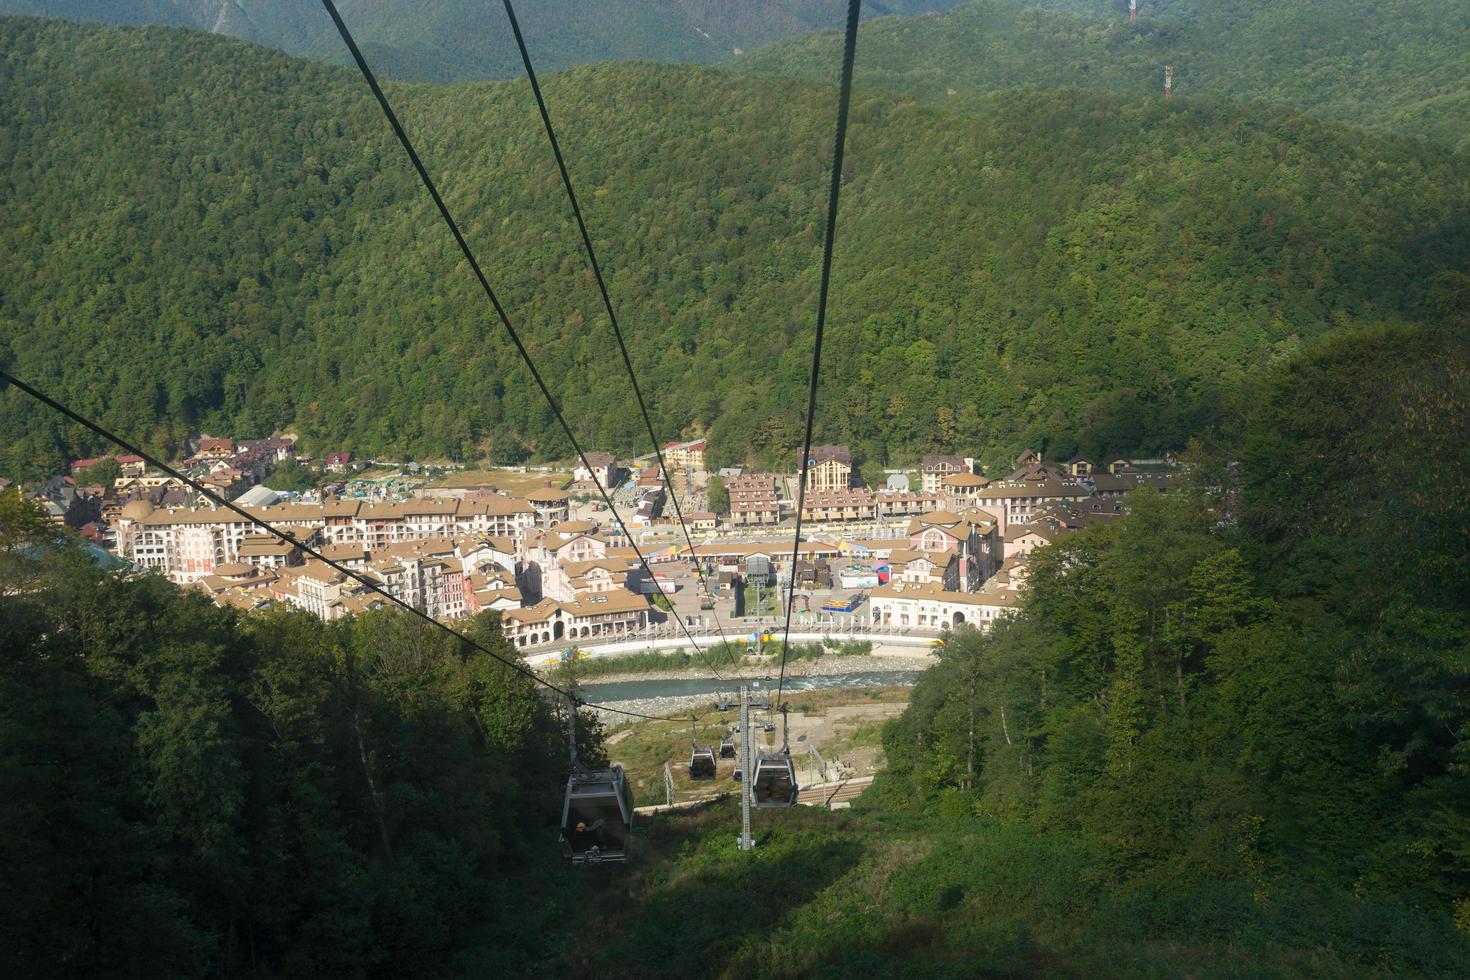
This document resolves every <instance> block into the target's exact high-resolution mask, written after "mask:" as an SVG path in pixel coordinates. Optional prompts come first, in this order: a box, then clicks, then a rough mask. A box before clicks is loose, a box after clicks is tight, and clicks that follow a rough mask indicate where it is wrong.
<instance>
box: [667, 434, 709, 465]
mask: <svg viewBox="0 0 1470 980" xmlns="http://www.w3.org/2000/svg"><path fill="white" fill-rule="evenodd" d="M706 448H708V447H707V444H706V443H705V440H703V439H696V440H694V441H693V442H670V443H667V444H665V445H664V447H663V457H664V462H665V463H666V464H667V465H668V466H669V468H670V469H673V468H675V467H679V466H682V467H684V468H685V469H688V470H702V469H704V451H705V449H706Z"/></svg>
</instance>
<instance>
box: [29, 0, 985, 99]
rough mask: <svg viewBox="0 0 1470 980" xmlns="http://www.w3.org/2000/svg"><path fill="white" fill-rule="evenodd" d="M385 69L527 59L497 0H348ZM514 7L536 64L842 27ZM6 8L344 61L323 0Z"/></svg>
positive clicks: (91, 0) (455, 69)
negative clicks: (183, 31) (160, 28)
mask: <svg viewBox="0 0 1470 980" xmlns="http://www.w3.org/2000/svg"><path fill="white" fill-rule="evenodd" d="M956 2H957V0H878V2H869V3H866V4H864V5H863V6H864V8H865V14H866V16H869V17H877V16H883V15H886V14H911V13H920V12H923V11H927V10H944V9H947V8H949V7H952V6H954V4H955V3H956ZM337 6H338V8H339V9H340V10H341V11H342V16H343V17H344V18H345V19H346V20H347V22H348V24H349V25H350V26H351V27H352V29H353V31H354V32H355V33H356V34H357V36H358V40H359V42H360V43H362V45H363V47H364V50H365V51H367V53H368V54H369V56H370V57H371V58H372V59H373V61H374V63H375V65H376V66H377V67H378V68H379V70H380V71H381V72H382V74H384V75H386V76H388V77H391V78H401V79H407V80H411V81H434V82H449V81H464V80H471V79H486V78H513V77H515V76H516V75H518V74H520V73H521V72H522V70H523V69H522V66H521V61H520V57H519V55H518V54H517V52H516V48H515V42H514V39H513V37H512V36H511V33H510V27H509V24H508V22H507V21H506V17H505V13H504V11H503V10H502V8H501V4H500V3H499V2H498V0H341V2H339V3H338V5H337ZM516 13H517V16H518V17H519V18H520V20H521V23H522V27H523V29H524V30H525V32H526V35H527V39H528V42H529V43H530V44H531V45H532V47H533V55H534V56H535V57H536V59H537V69H538V71H539V70H545V71H554V70H557V69H561V68H569V67H571V66H573V65H578V64H586V63H588V62H594V61H608V60H628V59H647V60H654V61H665V62H713V61H721V60H724V59H726V58H729V57H731V56H733V55H734V53H735V51H736V49H737V48H740V49H745V50H750V49H752V48H754V47H756V46H757V45H760V44H764V43H766V42H768V41H772V40H774V39H776V38H778V37H782V36H784V35H787V34H794V33H803V32H807V31H812V30H816V29H818V28H822V27H831V26H834V25H840V23H841V21H842V9H841V5H840V4H832V3H824V2H821V0H522V2H521V3H519V4H517V5H516ZM0 14H32V15H39V16H48V17H65V18H69V19H72V20H81V21H100V22H103V23H112V24H132V25H140V24H162V25H167V26H174V27H192V28H195V29H197V30H204V31H210V32H211V33H215V34H226V35H229V36H231V37H238V38H241V39H243V40H246V41H253V42H255V43H257V44H265V45H269V46H271V47H275V48H280V49H281V50H283V51H286V52H288V53H291V54H304V55H309V56H311V57H314V58H318V59H321V60H324V61H328V62H331V63H346V60H347V55H346V52H345V51H344V49H343V47H342V42H341V40H340V39H339V38H338V37H337V33H336V31H335V30H334V29H333V28H332V24H331V21H330V20H328V19H327V15H326V13H325V12H324V11H323V10H322V7H321V4H320V3H319V2H317V0H0Z"/></svg>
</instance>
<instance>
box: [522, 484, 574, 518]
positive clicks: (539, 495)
mask: <svg viewBox="0 0 1470 980" xmlns="http://www.w3.org/2000/svg"><path fill="white" fill-rule="evenodd" d="M526 500H527V501H529V502H530V504H531V508H532V510H533V511H535V514H536V526H537V527H542V528H553V527H556V526H557V525H558V524H560V523H562V522H563V521H565V520H567V519H568V518H569V517H570V516H571V512H572V498H571V495H569V494H568V493H567V492H566V491H565V490H558V489H556V488H555V487H553V486H552V485H551V484H549V483H548V484H547V485H546V486H544V487H541V488H540V489H539V490H532V491H531V492H530V493H528V494H526Z"/></svg>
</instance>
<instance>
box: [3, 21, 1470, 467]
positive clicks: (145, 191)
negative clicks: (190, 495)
mask: <svg viewBox="0 0 1470 980" xmlns="http://www.w3.org/2000/svg"><path fill="white" fill-rule="evenodd" d="M0 30H3V33H0V71H3V72H4V75H3V77H0V119H3V120H4V121H5V122H4V128H3V130H0V181H3V183H0V198H3V201H4V205H5V206H4V207H3V209H0V222H3V224H0V247H3V250H4V253H5V254H6V256H7V261H6V262H5V263H3V264H0V317H3V321H0V322H3V326H4V329H3V332H0V358H3V359H5V360H6V361H7V362H8V363H10V364H11V365H13V368H14V370H15V371H17V372H18V373H19V374H21V375H23V376H25V377H28V378H30V379H32V380H33V381H34V382H35V383H37V384H38V385H41V386H42V387H45V388H48V389H51V390H53V391H55V392H57V393H58V394H59V395H61V396H63V397H65V398H67V399H68V400H70V401H72V402H74V403H75V404H76V405H77V407H79V408H80V409H82V410H84V411H87V412H90V413H94V414H96V415H98V416H99V417H100V418H101V419H103V420H104V421H105V422H107V423H108V424H110V425H112V426H115V427H116V428H118V429H120V430H122V431H123V432H126V433H129V434H130V435H133V436H135V437H137V438H139V439H142V440H144V441H146V442H147V443H148V444H149V445H152V446H155V447H160V448H166V447H173V446H177V445H178V443H179V440H180V439H181V438H182V437H183V436H184V435H185V434H186V433H187V432H189V431H191V430H196V429H198V428H200V427H204V428H207V429H210V430H214V431H233V432H235V433H237V434H241V435H246V434H255V433H264V432H269V431H272V430H274V429H278V428H282V427H288V426H289V427H292V428H294V429H295V430H296V431H297V432H299V433H300V434H301V435H302V436H303V437H304V438H305V439H306V440H307V443H308V445H310V446H311V447H313V448H316V449H320V450H331V449H335V448H340V447H347V448H353V449H355V450H357V451H359V452H377V451H395V452H408V453H414V454H419V455H436V456H438V455H454V456H470V455H475V454H478V453H481V452H488V453H490V454H491V455H492V456H494V457H496V458H500V459H514V458H519V457H521V456H523V455H525V454H526V453H530V452H534V453H538V454H540V455H542V456H562V455H564V454H565V453H566V451H567V447H566V446H565V445H564V442H563V440H561V439H560V438H558V437H557V436H556V435H555V433H554V432H553V429H552V424H551V421H550V419H549V418H548V415H547V412H546V410H545V409H544V407H543V406H542V404H541V403H540V399H539V396H537V395H536V394H535V393H534V392H533V391H532V390H531V388H530V386H529V385H528V384H527V380H526V378H525V376H524V374H523V373H522V369H521V368H520V367H519V366H518V365H517V362H516V360H515V358H514V355H513V353H512V352H511V351H510V350H509V349H508V347H507V345H506V343H505V342H504V340H503V338H502V337H501V335H500V332H499V329H498V328H497V327H496V325H495V324H494V322H493V321H492V320H491V319H490V318H489V317H488V316H487V313H486V308H485V305H484V302H483V298H482V297H480V296H479V295H477V293H476V291H475V289H474V287H473V281H472V279H471V277H470V276H469V275H467V274H466V272H465V270H464V268H463V267H462V265H461V264H460V260H459V257H458V255H457V254H456V252H455V251H454V249H453V246H452V243H451V242H450V241H449V239H448V236H447V235H446V234H445V233H444V232H443V231H442V230H441V228H440V226H439V224H438V222H437V219H436V218H435V216H434V215H433V213H432V210H431V205H430V203H429V202H428V201H427V199H426V198H425V196H424V194H423V192H422V190H421V189H420V188H419V187H418V186H416V184H415V182H414V181H413V180H412V179H411V178H410V176H409V172H408V170H407V167H406V165H405V163H404V161H403V159H402V156H401V153H400V151H399V150H398V148H397V147H396V146H394V145H393V144H392V143H391V142H390V140H391V136H390V134H389V133H388V132H387V129H386V126H385V125H384V123H383V122H382V120H381V119H380V118H379V115H378V112H377V109H376V107H375V106H374V105H373V104H372V103H371V102H370V101H369V99H368V97H367V95H366V92H365V89H364V87H363V86H362V84H361V81H360V80H359V79H357V78H356V77H354V76H352V75H350V74H348V73H346V72H344V71H339V70H335V69H330V68H325V67H321V66H318V65H314V64H311V63H308V62H302V61H294V60H291V59H289V58H287V57H285V56H283V55H279V54H275V53H273V52H269V51H264V50H261V49H258V48H253V47H249V46H246V45H243V44H240V43H238V42H233V41H229V40H225V39H220V38H214V37H209V36H205V35H201V34H196V33H190V32H182V31H170V30H164V29H158V28H152V29H142V30H126V29H116V28H98V27H82V26H76V25H70V24H65V23H61V22H55V21H51V22H43V21H36V20H25V19H20V20H8V21H4V22H3V28H0ZM63 60H64V63H65V64H66V66H67V67H66V71H65V72H60V71H57V70H56V69H55V67H54V66H55V65H56V64H57V63H58V62H61V61H63ZM392 91H393V96H394V98H395V99H396V100H397V101H398V103H399V104H400V106H401V108H402V111H403V114H404V116H405V118H406V119H407V121H408V126H409V128H410V130H411V131H412V132H413V133H414V134H415V135H416V136H417V137H418V138H419V140H420V141H421V142H422V146H423V150H424V153H425V155H426V157H427V159H428V161H429V164H430V166H431V167H432V168H433V170H434V171H435V172H436V173H438V174H439V175H441V177H442V186H443V188H444V190H445V192H446V194H447V196H448V199H449V201H450V203H451V205H452V206H454V207H455V208H456V209H457V210H458V212H459V213H460V215H461V218H462V220H463V224H464V225H465V227H466V229H467V232H468V234H469V236H470V239H471V240H472V242H473V243H474V244H475V246H476V247H477V248H478V249H479V252H480V255H481V258H482V259H483V261H484V264H485V267H486V268H487V269H488V270H489V273H490V275H491V277H492V279H493V280H494V282H495V284H496V285H497V287H498V289H499V290H500V291H501V294H502V297H503V298H504V300H505V301H506V303H507V305H508V307H509V309H510V310H511V312H512V314H513V315H514V316H515V318H516V319H517V321H518V322H519V323H520V324H521V325H522V326H523V328H524V330H525V333H526V335H527V336H528V338H529V339H530V342H531V346H532V349H533V351H534V354H535V355H536V356H537V357H538V359H540V361H541V362H542V364H543V365H544V370H545V373H546V375H547V377H548V378H549V379H550V382H551V384H552V386H553V387H554V389H555V390H556V391H557V392H558V393H559V395H560V396H561V397H562V398H563V399H564V401H565V404H566V407H567V414H568V416H569V418H571V419H572V420H573V422H574V424H575V425H576V426H577V428H578V430H579V432H580V433H581V434H582V435H583V436H585V439H586V442H587V444H588V445H590V446H600V447H606V448H612V449H617V450H620V451H627V450H631V449H634V448H646V447H645V446H644V438H643V436H642V433H641V432H640V426H639V424H638V423H637V422H636V421H635V419H636V412H635V409H634V406H633V404H632V399H631V395H630V394H629V391H628V387H627V383H626V380H625V379H624V378H623V377H622V375H621V373H620V369H619V365H618V358H617V354H616V348H615V346H614V344H613V342H612V338H611V336H610V334H609V331H608V330H607V329H606V327H605V325H604V323H603V322H602V320H601V319H600V318H599V314H598V306H599V303H598V300H597V297H596V292H595V289H594V288H593V287H592V284H591V283H590V282H589V280H588V277H587V274H586V273H585V271H584V262H583V258H582V256H581V255H580V254H579V251H578V249H577V246H576V240H575V232H574V230H573V228H572V227H571V226H570V223H569V220H568V217H567V215H566V211H565V206H564V202H563V199H562V196H561V191H560V188H559V187H558V185H557V182H556V177H555V170H554V168H553V165H552V163H551V160H550V158H549V156H548V153H547V151H546V149H545V148H544V145H543V135H542V134H541V132H540V130H539V124H538V121H537V119H536V117H535V114H534V106H533V104H532V102H531V99H530V93H529V92H528V91H527V89H526V87H525V85H524V84H523V83H521V84H516V83H495V84H485V85H477V86H459V87H437V88H436V87H413V86H400V87H395V88H394V89H393V90H392ZM547 91H548V98H549V99H550V102H551V105H552V106H553V110H554V111H555V113H556V115H557V118H558V120H559V123H560V125H561V128H562V130H563V137H564V146H565V147H566V149H567V152H568V155H569V159H570V163H571V167H572V169H573V171H574V173H575V175H576V176H577V179H578V180H579V182H580V186H581V190H582V196H583V197H584V198H585V200H586V202H587V208H588V211H589V216H590V221H591V224H592V227H593V229H594V233H595V235H596V237H597V239H598V241H599V247H600V249H601V251H602V258H603V260H604V264H605V268H606V269H607V270H608V273H609V276H610V279H611V283H612V289H613V293H614V296H615V297H616V299H617V301H618V302H619V304H620V306H621V308H622V311H623V317H624V321H625V324H626V326H627V330H628V332H629V334H630V337H631V341H630V342H631V345H632V353H633V357H634V361H635V363H636V365H637V366H638V367H639V369H640V371H641V373H642V375H643V377H644V378H645V382H646V384H647V390H648V391H649V392H650V395H651V398H652V402H653V408H654V411H655V414H656V416H657V421H658V424H659V427H660V429H661V430H662V431H663V432H667V433H670V434H673V433H675V432H679V431H692V430H694V429H695V428H696V427H703V428H705V429H708V430H709V431H710V433H711V437H712V440H713V447H714V451H715V454H716V457H717V458H719V459H732V458H736V457H741V456H745V455H746V454H747V453H749V454H751V455H752V456H757V457H764V458H766V459H767V460H781V461H782V462H784V461H785V460H786V459H788V458H789V452H790V451H791V449H792V447H794V446H795V445H796V444H797V441H798V439H799V425H798V423H799V418H800V412H801V410H802V408H803V401H804V399H803V392H804V385H805V377H806V371H807V366H808V358H809V352H810V342H811V335H812V327H813V320H814V311H815V293H816V278H817V275H816V273H817V265H818V257H819V254H818V253H819V247H820V234H821V232H820V229H821V221H822V213H821V209H822V204H821V201H822V192H823V186H824V181H825V177H824V171H825V168H826V166H827V161H828V159H829V157H828V154H829V153H830V140H831V136H830V133H831V126H832V111H833V94H832V92H831V90H830V89H827V88H824V87H821V86H818V85H813V84H810V83H805V82H801V81H795V80H780V79H758V78H741V77H734V76H730V75H727V74H721V73H711V72H706V71H700V70H694V69H672V68H662V67H655V66H648V65H627V66H601V67H595V68H584V69H580V70H577V71H574V72H572V73H569V74H566V75H563V76H559V77H555V78H551V79H548V82H547ZM772 106H780V107H781V110H780V111H779V112H773V111H771V107H772ZM848 159H849V161H850V165H849V166H850V169H849V182H848V188H847V191H846V193H845V197H844V210H843V215H842V220H841V223H840V233H839V234H840V237H839V240H838V248H837V261H836V268H835V285H834V295H833V300H832V322H831V330H830V333H831V336H830V338H829V340H830V346H829V359H828V361H827V363H826V370H825V371H824V379H825V381H824V383H825V387H824V391H823V394H822V400H821V403H820V407H819V421H818V436H819V437H820V438H824V439H830V440H842V441H849V442H852V443H853V444H854V445H855V448H856V449H857V450H858V451H859V452H860V453H862V454H864V455H866V456H867V457H868V458H869V459H877V458H880V457H882V456H884V455H886V454H889V453H899V454H905V455H908V456H912V454H915V453H917V452H919V451H926V450H931V449H936V448H944V447H955V448H958V447H975V448H979V449H981V450H983V451H985V452H986V453H989V454H990V458H992V459H999V458H1002V457H1004V456H1006V455H1007V454H1008V453H1010V452H1011V451H1012V450H1014V449H1015V448H1016V447H1018V446H1020V445H1022V444H1023V443H1025V444H1033V445H1035V444H1041V443H1043V442H1048V441H1049V442H1048V445H1049V450H1050V451H1055V452H1069V451H1070V450H1071V449H1072V448H1073V447H1075V446H1077V445H1079V444H1080V445H1081V446H1082V447H1084V448H1088V449H1089V450H1091V451H1098V450H1103V449H1114V448H1116V449H1130V450H1134V449H1136V450H1156V449H1159V448H1161V447H1164V446H1170V445H1175V446H1177V445H1182V444H1183V443H1184V442H1185V441H1186V439H1187V438H1188V436H1189V435H1190V434H1191V433H1193V432H1195V431H1197V430H1198V429H1200V428H1201V427H1202V426H1204V425H1205V424H1207V423H1211V422H1221V423H1226V424H1228V422H1229V419H1230V418H1231V415H1230V413H1231V411H1232V406H1233V405H1234V404H1235V402H1236V400H1237V398H1238V396H1239V395H1240V393H1241V392H1242V390H1243V385H1244V384H1245V382H1246V381H1247V380H1248V379H1249V378H1250V377H1251V376H1252V375H1253V374H1255V373H1256V372H1258V371H1260V370H1261V369H1263V368H1264V367H1266V366H1267V365H1269V364H1270V363H1272V362H1274V361H1277V360H1279V359H1281V358H1283V357H1285V356H1287V355H1289V354H1290V353H1291V352H1292V351H1294V350H1295V349H1297V348H1298V347H1299V346H1300V345H1301V344H1302V342H1303V341H1305V340H1308V339H1310V338H1312V337H1315V336H1317V335H1320V334H1322V333H1324V332H1327V331H1331V330H1334V329H1338V328H1340V327H1342V326H1343V325H1347V324H1351V323H1353V322H1361V321H1380V320H1388V321H1395V320H1420V319H1430V320H1433V319H1436V318H1439V317H1442V316H1445V315H1449V314H1450V313H1453V312H1457V311H1458V310H1459V309H1460V307H1459V305H1458V302H1459V301H1458V299H1457V298H1456V296H1457V293H1456V290H1457V289H1462V288H1463V282H1464V279H1463V276H1464V274H1465V271H1466V267H1467V261H1470V260H1467V255H1470V250H1467V248H1466V235H1467V229H1470V224H1467V205H1470V194H1467V182H1466V177H1467V174H1466V161H1465V160H1464V159H1463V158H1456V157H1453V156H1451V155H1449V154H1447V153H1444V152H1440V151H1437V150H1434V149H1430V148H1426V147H1423V146H1420V145H1414V144H1409V143H1404V142H1395V141H1392V140H1388V139H1381V138H1376V137H1370V136H1365V135H1364V134H1362V133H1360V132H1357V131H1353V130H1346V129H1337V128H1332V127H1329V126H1324V125H1322V124H1320V123H1316V122H1312V121H1310V120H1308V119H1305V118H1303V117H1301V116H1297V115H1294V114H1292V113H1290V112H1287V111H1284V110H1275V109H1264V108H1234V107H1218V106H1211V105H1202V104H1199V103H1196V102H1193V101H1184V102H1178V103H1175V104H1174V105H1173V106H1167V107H1166V106H1164V105H1162V104H1159V103H1157V102H1140V101H1132V100H1125V99H1119V98H1115V97H1110V96H1104V95H1093V94H1083V93H1080V92H1076V91H1068V92H1054V93H1012V94H1007V95H1004V96H998V97H996V98H994V99H992V100H990V101H986V102H982V103H981V104H979V105H978V106H977V109H976V111H975V112H972V113H966V114H955V113H946V112H938V111H934V110H932V109H929V108H926V107H924V106H922V105H918V104H914V103H912V102H907V101H903V100H900V99H896V98H894V97H891V96H880V95H874V94H865V95H862V96H861V97H860V98H858V99H857V102H856V104H855V106H854V115H853V126H852V132H851V144H850V152H849V158H848ZM3 404H4V411H3V413H0V471H3V472H6V473H7V474H11V475H15V474H21V473H36V472H39V471H49V469H50V468H54V467H55V466H57V465H58V464H59V463H60V462H61V458H62V456H63V455H64V454H68V453H80V452H84V451H90V450H91V449H94V448H97V447H96V446H95V445H93V444H91V443H88V442H86V441H84V440H83V439H82V438H81V437H80V436H79V435H78V434H77V433H76V432H75V431H73V430H72V429H70V428H68V427H66V426H62V425H59V424H58V423H57V422H56V420H55V419H53V418H51V417H49V416H48V415H46V414H44V413H41V412H38V411H37V410H35V409H34V408H33V407H32V406H30V405H29V404H27V403H26V402H25V401H24V400H23V399H22V398H21V396H19V395H18V394H17V393H15V392H7V393H6V394H5V396H4V403H3Z"/></svg>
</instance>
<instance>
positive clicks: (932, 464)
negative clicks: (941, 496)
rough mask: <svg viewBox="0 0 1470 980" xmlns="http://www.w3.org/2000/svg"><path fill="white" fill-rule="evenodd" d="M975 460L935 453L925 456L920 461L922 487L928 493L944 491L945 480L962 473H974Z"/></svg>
mask: <svg viewBox="0 0 1470 980" xmlns="http://www.w3.org/2000/svg"><path fill="white" fill-rule="evenodd" d="M974 472H975V461H974V460H973V459H971V458H969V457H965V456H946V455H940V454H934V455H930V456H925V457H924V458H923V459H922V460H920V463H919V478H920V480H921V484H920V489H921V490H924V491H926V492H928V493H942V492H943V491H944V481H945V480H947V479H948V478H949V477H952V476H956V475H958V474H960V473H974Z"/></svg>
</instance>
